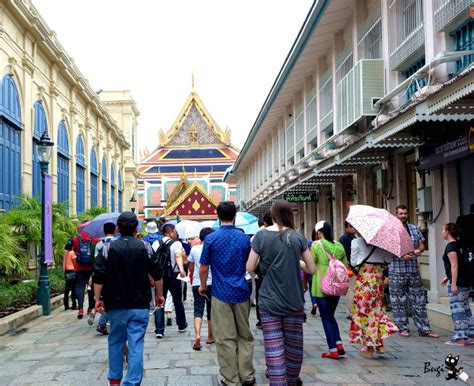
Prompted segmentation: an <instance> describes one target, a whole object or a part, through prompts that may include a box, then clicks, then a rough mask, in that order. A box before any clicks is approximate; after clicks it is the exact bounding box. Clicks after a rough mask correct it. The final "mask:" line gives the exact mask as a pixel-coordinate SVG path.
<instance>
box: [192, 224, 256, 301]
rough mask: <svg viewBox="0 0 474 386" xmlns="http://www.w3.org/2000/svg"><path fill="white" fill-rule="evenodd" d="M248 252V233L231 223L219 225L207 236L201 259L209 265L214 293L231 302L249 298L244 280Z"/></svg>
mask: <svg viewBox="0 0 474 386" xmlns="http://www.w3.org/2000/svg"><path fill="white" fill-rule="evenodd" d="M249 253H250V237H249V236H247V235H246V234H245V233H244V232H243V231H242V230H240V229H237V228H236V227H235V226H233V225H222V226H221V227H220V228H219V229H218V230H217V231H215V232H214V233H211V234H210V235H208V236H206V240H205V241H204V247H203V249H202V254H201V260H200V263H201V264H205V265H210V266H211V272H212V296H213V297H216V298H217V299H219V300H220V301H221V302H226V303H230V304H238V303H243V302H245V301H248V300H249V298H250V293H249V286H248V284H247V281H246V280H245V265H246V263H247V260H248V258H249Z"/></svg>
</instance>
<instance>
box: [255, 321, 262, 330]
mask: <svg viewBox="0 0 474 386" xmlns="http://www.w3.org/2000/svg"><path fill="white" fill-rule="evenodd" d="M255 327H257V328H258V329H259V330H261V329H262V321H261V320H259V321H258V322H257V324H256V325H255Z"/></svg>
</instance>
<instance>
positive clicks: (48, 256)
mask: <svg viewBox="0 0 474 386" xmlns="http://www.w3.org/2000/svg"><path fill="white" fill-rule="evenodd" d="M44 205H45V206H44V262H45V263H46V264H53V179H52V177H51V176H50V175H48V174H46V175H45V176H44Z"/></svg>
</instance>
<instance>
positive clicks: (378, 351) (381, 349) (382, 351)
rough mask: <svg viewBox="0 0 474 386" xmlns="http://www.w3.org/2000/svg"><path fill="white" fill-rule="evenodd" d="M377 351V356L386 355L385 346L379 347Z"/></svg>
mask: <svg viewBox="0 0 474 386" xmlns="http://www.w3.org/2000/svg"><path fill="white" fill-rule="evenodd" d="M375 351H377V354H385V348H384V347H383V346H377V347H376V348H375Z"/></svg>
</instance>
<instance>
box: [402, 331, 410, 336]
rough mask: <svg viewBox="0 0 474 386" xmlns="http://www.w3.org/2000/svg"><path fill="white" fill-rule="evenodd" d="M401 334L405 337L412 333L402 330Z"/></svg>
mask: <svg viewBox="0 0 474 386" xmlns="http://www.w3.org/2000/svg"><path fill="white" fill-rule="evenodd" d="M400 335H401V336H404V337H405V338H408V337H409V336H410V333H409V332H408V331H400Z"/></svg>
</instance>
